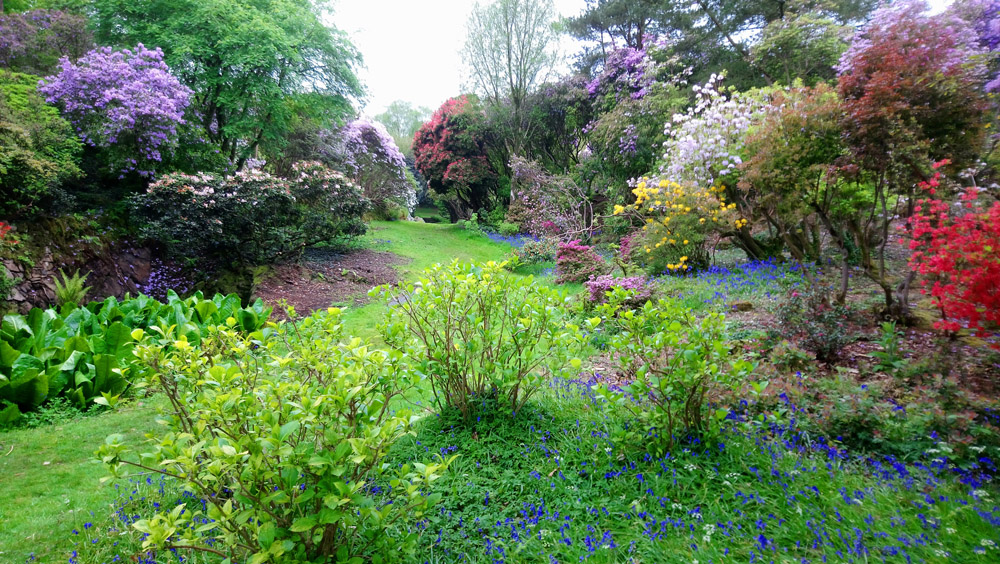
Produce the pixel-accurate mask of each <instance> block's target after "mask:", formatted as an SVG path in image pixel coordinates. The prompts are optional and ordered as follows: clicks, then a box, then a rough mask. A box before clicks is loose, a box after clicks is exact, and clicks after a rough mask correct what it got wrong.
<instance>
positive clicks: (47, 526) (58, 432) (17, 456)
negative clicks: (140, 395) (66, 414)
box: [0, 400, 158, 563]
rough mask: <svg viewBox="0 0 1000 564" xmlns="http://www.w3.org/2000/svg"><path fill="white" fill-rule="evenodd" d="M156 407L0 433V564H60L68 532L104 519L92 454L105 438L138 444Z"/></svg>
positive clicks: (109, 495)
mask: <svg viewBox="0 0 1000 564" xmlns="http://www.w3.org/2000/svg"><path fill="white" fill-rule="evenodd" d="M157 404H158V402H157V401H155V400H154V401H152V402H150V401H149V400H145V401H140V402H135V403H133V404H131V405H129V406H128V407H124V408H121V409H119V410H118V411H116V412H114V413H108V414H104V415H100V416H92V417H80V418H78V419H73V420H70V421H65V422H63V423H58V424H55V425H49V426H45V427H39V428H36V429H23V430H15V431H7V432H3V433H0V448H2V451H3V452H0V476H3V481H2V483H3V495H0V562H4V563H7V562H11V563H13V562H18V563H19V562H24V561H25V560H27V559H28V558H29V557H30V555H31V554H32V553H33V554H34V556H35V561H36V562H66V559H67V556H68V554H69V552H70V551H71V550H72V546H73V545H72V543H73V540H72V537H73V535H72V529H73V528H77V529H79V528H82V527H83V526H84V524H85V523H87V522H91V521H98V520H100V521H104V520H105V519H106V518H107V511H105V510H104V509H105V508H106V507H109V505H110V503H111V500H112V499H114V497H115V491H114V488H113V486H112V485H101V484H100V477H101V476H104V475H105V472H104V467H103V466H102V465H101V464H100V463H99V462H98V461H97V460H96V459H95V458H94V451H95V450H97V446H98V445H99V444H100V442H101V441H102V440H103V439H104V437H106V436H108V435H111V434H113V433H121V434H123V435H125V437H126V439H127V440H128V441H130V442H133V443H137V442H139V441H140V440H142V436H143V434H144V433H146V432H148V431H150V430H151V429H152V428H153V425H155V419H156V410H155V405H157Z"/></svg>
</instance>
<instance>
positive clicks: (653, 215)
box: [614, 177, 746, 275]
mask: <svg viewBox="0 0 1000 564" xmlns="http://www.w3.org/2000/svg"><path fill="white" fill-rule="evenodd" d="M632 193H633V194H635V202H634V203H632V204H631V205H628V206H615V209H614V214H615V215H627V216H631V217H632V218H633V219H634V220H636V221H641V222H643V223H644V225H643V227H642V233H641V239H640V240H639V241H638V242H636V243H634V244H633V246H632V249H633V250H632V252H631V256H630V257H628V258H629V259H630V260H632V261H634V262H636V263H638V264H640V265H642V266H643V267H644V268H645V269H646V271H647V272H648V273H649V274H651V275H657V274H663V273H668V274H673V273H683V272H687V271H689V270H692V269H698V268H702V267H705V266H707V265H708V261H709V256H708V240H709V237H710V236H711V235H712V234H713V233H719V232H721V231H725V230H731V229H733V228H739V227H742V226H743V225H745V223H746V220H745V219H741V218H739V216H738V213H737V211H736V205H735V204H733V203H727V202H726V196H725V188H724V187H722V186H710V187H708V188H699V187H693V186H685V185H681V184H678V183H676V182H672V181H670V180H666V179H662V178H661V179H650V178H649V177H644V178H642V179H641V180H640V181H639V182H638V183H637V184H636V187H635V189H633V190H632Z"/></svg>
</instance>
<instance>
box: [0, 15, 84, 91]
mask: <svg viewBox="0 0 1000 564" xmlns="http://www.w3.org/2000/svg"><path fill="white" fill-rule="evenodd" d="M93 46H94V40H93V37H91V35H90V31H89V30H88V29H87V20H86V18H84V17H83V16H80V15H77V14H70V13H67V12H63V11H60V10H29V11H27V12H21V13H9V12H7V13H2V12H0V67H4V68H7V69H10V70H12V71H16V72H23V73H27V74H34V75H46V74H50V73H52V72H53V71H55V70H56V67H57V65H58V63H59V59H60V58H61V57H66V58H68V59H69V60H70V61H75V60H77V59H79V58H80V57H81V56H83V54H84V53H86V52H87V51H89V50H90V49H92V48H93Z"/></svg>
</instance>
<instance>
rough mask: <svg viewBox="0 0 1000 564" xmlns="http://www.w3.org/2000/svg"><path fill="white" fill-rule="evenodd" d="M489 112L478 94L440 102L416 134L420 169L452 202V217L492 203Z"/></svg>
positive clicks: (494, 177)
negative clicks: (480, 103) (488, 144)
mask: <svg viewBox="0 0 1000 564" xmlns="http://www.w3.org/2000/svg"><path fill="white" fill-rule="evenodd" d="M485 122H486V117H485V115H484V113H483V111H482V109H481V108H480V107H479V104H478V102H477V101H476V100H475V98H470V97H468V96H460V97H458V98H452V99H450V100H448V101H447V102H445V103H444V104H442V105H441V107H440V108H438V110H437V111H436V112H434V115H433V116H432V117H431V119H430V121H428V122H427V123H425V124H424V125H423V126H421V127H420V129H419V130H418V131H417V133H416V135H414V137H413V156H414V158H415V159H416V167H417V170H418V171H420V174H422V175H423V176H424V178H426V179H427V185H428V186H429V187H430V189H431V190H433V191H434V192H435V193H436V194H438V195H439V196H442V199H443V201H444V203H445V205H446V206H447V207H448V212H449V214H450V215H451V220H452V222H455V221H458V220H459V219H464V218H467V217H468V216H469V214H471V213H473V212H476V211H478V210H488V209H491V208H492V207H493V204H494V200H495V197H496V188H497V173H496V171H495V170H493V166H492V165H491V164H490V162H489V160H487V158H486V129H485Z"/></svg>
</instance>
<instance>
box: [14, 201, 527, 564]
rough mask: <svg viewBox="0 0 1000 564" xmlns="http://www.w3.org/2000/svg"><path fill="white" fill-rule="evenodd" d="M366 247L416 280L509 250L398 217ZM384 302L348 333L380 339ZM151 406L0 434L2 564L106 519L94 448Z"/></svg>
mask: <svg viewBox="0 0 1000 564" xmlns="http://www.w3.org/2000/svg"><path fill="white" fill-rule="evenodd" d="M364 244H365V245H366V246H369V247H371V248H374V249H376V250H381V251H387V252H392V253H395V254H397V255H400V256H402V257H404V258H406V259H409V261H408V262H407V263H406V264H403V265H400V266H399V271H400V276H401V278H402V279H403V280H415V279H416V278H417V277H418V275H419V273H420V271H421V270H423V269H425V268H427V267H429V266H431V265H433V264H434V263H437V262H450V261H451V260H454V259H460V260H466V261H479V262H483V261H489V260H500V259H502V258H503V256H504V255H505V254H506V253H507V252H509V251H510V246H509V245H507V244H505V243H494V242H493V241H490V240H489V239H487V238H486V237H483V236H482V235H479V234H475V233H470V232H468V231H464V230H462V229H461V228H459V227H458V226H456V225H451V224H425V223H414V222H404V221H396V222H375V223H373V224H372V229H371V231H370V232H369V234H368V235H367V236H366V237H365V241H364ZM384 307H385V306H384V305H382V303H381V302H373V303H370V304H368V305H366V306H363V307H359V308H355V309H352V310H349V311H348V312H347V314H346V315H345V330H346V333H347V334H349V335H355V336H359V337H362V338H368V339H373V340H376V341H380V339H378V338H377V331H376V328H375V325H376V323H377V322H378V321H379V320H380V319H381V316H382V312H383V311H384ZM155 403H156V402H155V401H154V402H153V405H151V403H150V402H149V401H145V402H137V403H134V404H132V405H130V406H129V407H126V408H124V409H122V410H120V411H117V412H115V413H109V414H105V415H100V416H97V417H81V418H78V419H74V420H72V421H66V422H64V423H60V424H56V425H50V426H45V427H39V428H36V429H22V430H15V431H6V432H0V449H2V450H0V476H3V479H2V482H0V483H2V484H3V494H2V495H0V563H3V564H6V563H8V562H18V563H19V562H24V561H25V560H27V559H28V558H29V557H30V555H31V554H32V553H33V554H34V556H35V561H36V562H66V559H67V556H68V554H69V553H70V551H72V549H73V544H72V543H73V535H72V532H71V531H72V530H73V528H77V529H79V528H81V527H83V526H84V524H85V523H87V522H90V521H97V520H101V521H103V520H105V519H106V516H107V513H108V511H107V510H106V508H108V507H110V504H111V502H112V501H113V500H114V499H115V497H116V492H115V491H114V489H113V487H112V486H102V485H101V484H100V482H99V480H100V478H101V476H104V475H105V471H104V468H103V467H102V466H101V465H100V464H99V463H98V462H97V461H96V460H95V459H94V456H93V453H94V451H95V450H96V449H97V446H98V445H99V444H100V442H101V441H102V440H103V439H104V437H106V436H108V435H110V434H113V433H122V434H124V435H125V436H126V438H127V439H128V440H130V441H139V440H141V439H142V435H143V434H144V433H146V432H148V431H149V430H151V429H152V428H153V425H155V419H156V410H155ZM8 451H9V453H8ZM81 564H82V563H81Z"/></svg>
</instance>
